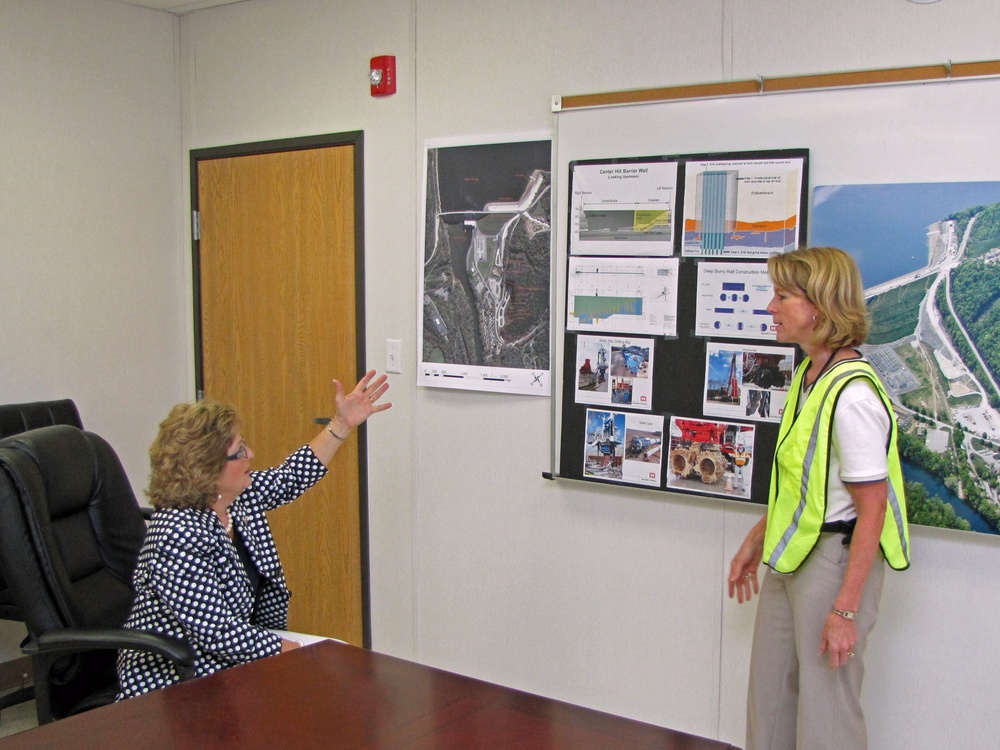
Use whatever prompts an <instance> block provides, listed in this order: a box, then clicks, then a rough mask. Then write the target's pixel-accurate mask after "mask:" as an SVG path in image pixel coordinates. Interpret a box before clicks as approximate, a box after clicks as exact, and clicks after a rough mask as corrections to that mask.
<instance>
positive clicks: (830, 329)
mask: <svg viewBox="0 0 1000 750" xmlns="http://www.w3.org/2000/svg"><path fill="white" fill-rule="evenodd" d="M767 273H768V275H769V276H770V277H771V283H772V284H774V286H775V288H777V289H781V290H784V291H786V292H790V293H792V294H801V295H803V296H805V298H806V299H808V300H809V301H810V302H812V303H813V304H814V305H816V307H817V308H818V309H819V313H820V314H819V318H818V319H817V321H816V332H817V334H818V335H819V337H820V339H822V341H823V343H824V344H826V345H827V346H829V347H830V348H831V349H839V348H840V347H843V346H858V345H859V344H863V343H865V339H866V338H868V307H867V305H866V304H865V288H864V284H863V283H862V281H861V272H860V271H859V270H858V265H857V263H855V262H854V258H852V257H851V256H850V255H848V254H847V253H845V252H844V251H843V250H841V249H839V248H836V247H800V248H798V249H797V250H792V251H791V252H787V253H783V254H781V255H772V256H771V257H770V258H768V259H767Z"/></svg>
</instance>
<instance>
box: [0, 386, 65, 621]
mask: <svg viewBox="0 0 1000 750" xmlns="http://www.w3.org/2000/svg"><path fill="white" fill-rule="evenodd" d="M52 424H68V425H73V426H74V427H78V428H79V429H81V430H82V429H83V422H82V421H81V419H80V412H79V410H77V408H76V404H75V403H74V402H73V400H72V399H69V398H64V399H58V400H55V401H32V402H30V403H23V404H0V438H5V437H10V436H11V435H17V434H18V433H21V432H27V431H28V430H33V429H35V428H36V427H46V426H47V425H52ZM23 619H24V618H23V617H21V613H20V611H19V610H18V608H17V606H16V605H15V604H14V600H13V595H12V594H11V592H10V590H9V589H8V588H7V582H6V581H5V580H4V579H3V576H2V574H0V620H19V621H20V620H23Z"/></svg>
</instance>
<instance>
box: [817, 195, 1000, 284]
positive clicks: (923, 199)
mask: <svg viewBox="0 0 1000 750" xmlns="http://www.w3.org/2000/svg"><path fill="white" fill-rule="evenodd" d="M991 203H1000V182H920V183H915V182H914V183H899V184H888V185H821V186H819V187H817V188H815V189H814V190H813V208H812V214H811V215H810V217H809V225H810V238H811V239H810V242H809V244H811V245H815V246H824V245H832V246H833V247H839V248H842V249H844V250H846V251H847V252H849V253H850V254H851V255H852V256H854V259H855V260H856V261H857V263H858V267H859V268H860V269H861V277H862V279H863V280H864V284H865V288H866V289H867V288H870V287H873V286H876V285H878V284H881V283H883V282H886V281H890V280H891V279H894V278H896V277H898V276H904V275H905V274H907V273H912V272H913V271H916V270H917V269H918V268H922V267H923V266H925V265H927V228H928V227H929V226H930V225H931V224H934V223H935V222H938V221H941V220H942V219H945V218H947V217H948V216H949V215H951V214H953V213H957V212H959V211H963V210H965V209H967V208H973V207H975V206H985V205H989V204H991Z"/></svg>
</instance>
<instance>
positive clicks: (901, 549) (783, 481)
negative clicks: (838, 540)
mask: <svg viewBox="0 0 1000 750" xmlns="http://www.w3.org/2000/svg"><path fill="white" fill-rule="evenodd" d="M808 369H809V359H808V358H806V360H805V362H803V363H802V365H801V366H800V367H799V369H798V371H797V372H796V373H795V377H794V379H793V380H792V385H791V388H790V389H789V391H788V398H787V400H786V402H785V412H784V414H782V416H781V426H780V427H779V428H778V444H777V448H776V449H775V452H774V460H773V462H772V464H771V490H770V494H769V496H768V501H767V530H766V532H765V534H764V562H765V563H767V565H769V566H770V567H772V568H774V569H775V570H776V571H778V572H779V573H791V572H794V571H795V570H798V568H799V566H800V565H802V563H803V562H804V561H805V559H806V558H807V557H808V556H809V553H810V552H812V550H813V547H815V546H816V542H817V541H818V540H819V534H820V527H821V526H822V525H823V521H824V519H825V518H826V485H827V475H828V471H829V465H830V451H831V449H832V445H833V412H834V409H835V408H836V406H837V400H838V399H839V397H840V393H841V391H843V389H844V386H846V385H847V384H848V383H849V382H851V381H852V380H855V379H857V378H867V379H868V380H869V381H871V383H872V385H873V386H874V387H875V390H876V391H877V392H878V395H879V397H880V398H881V399H882V403H883V405H884V406H885V410H886V412H887V413H888V414H889V441H888V444H887V445H886V459H887V462H888V467H889V481H888V482H887V483H886V484H887V487H888V497H887V498H886V514H885V525H884V526H883V528H882V535H881V538H880V539H879V542H880V544H881V547H882V554H883V555H885V559H886V560H887V561H888V563H889V565H890V566H892V567H893V568H894V569H896V570H905V569H906V568H908V567H909V565H910V533H909V528H908V526H907V522H906V498H905V496H904V494H903V470H902V467H901V466H900V462H899V451H898V449H897V447H896V430H897V427H896V418H895V415H894V414H893V411H892V403H891V402H890V401H889V397H888V396H887V395H886V393H885V390H884V389H883V388H882V384H881V382H879V379H878V376H877V375H876V374H875V371H874V370H873V369H872V367H871V365H869V364H868V363H867V362H865V361H864V360H861V359H847V360H842V361H840V362H838V363H837V364H835V365H834V366H833V367H832V368H831V369H830V371H829V372H827V373H826V374H825V375H824V376H823V377H821V378H820V379H819V381H818V382H817V383H816V384H815V385H814V386H813V390H812V392H811V393H810V394H809V395H808V396H807V397H806V400H805V402H804V403H803V405H802V409H801V410H797V408H796V407H797V404H798V401H799V398H800V396H801V393H802V382H803V380H804V379H805V374H806V371H807V370H808ZM797 411H798V413H796V412H797Z"/></svg>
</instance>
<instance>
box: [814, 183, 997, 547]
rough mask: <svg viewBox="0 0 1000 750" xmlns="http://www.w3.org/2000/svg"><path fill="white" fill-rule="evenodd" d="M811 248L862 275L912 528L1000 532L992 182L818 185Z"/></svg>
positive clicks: (871, 350)
mask: <svg viewBox="0 0 1000 750" xmlns="http://www.w3.org/2000/svg"><path fill="white" fill-rule="evenodd" d="M811 244H813V245H830V246H834V247H840V248H843V249H844V250H846V251H847V252H849V253H851V255H852V256H853V257H854V259H855V260H856V261H857V263H858V267H859V268H860V270H861V277H862V281H863V283H864V286H865V297H866V298H867V300H868V309H869V313H870V318H871V331H870V333H869V336H868V341H867V343H866V345H865V346H863V347H862V351H863V352H864V354H865V356H866V357H867V358H868V359H869V360H870V361H871V363H872V365H873V366H874V367H875V369H876V370H877V371H878V374H879V376H880V378H881V380H882V383H883V385H884V386H885V389H886V391H887V393H888V394H889V397H890V399H891V400H892V403H893V407H894V409H895V411H896V417H897V419H896V422H897V424H898V426H899V449H900V455H901V457H902V460H903V476H904V478H905V479H906V497H907V510H908V513H909V518H910V522H911V523H918V524H924V525H930V526H940V527H945V528H953V529H960V530H965V531H976V532H981V533H986V534H997V533H998V529H1000V481H998V479H997V475H998V472H1000V340H998V337H997V332H998V331H1000V182H926V183H896V184H858V185H824V186H819V187H817V188H815V190H814V191H813V210H812V238H811Z"/></svg>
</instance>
